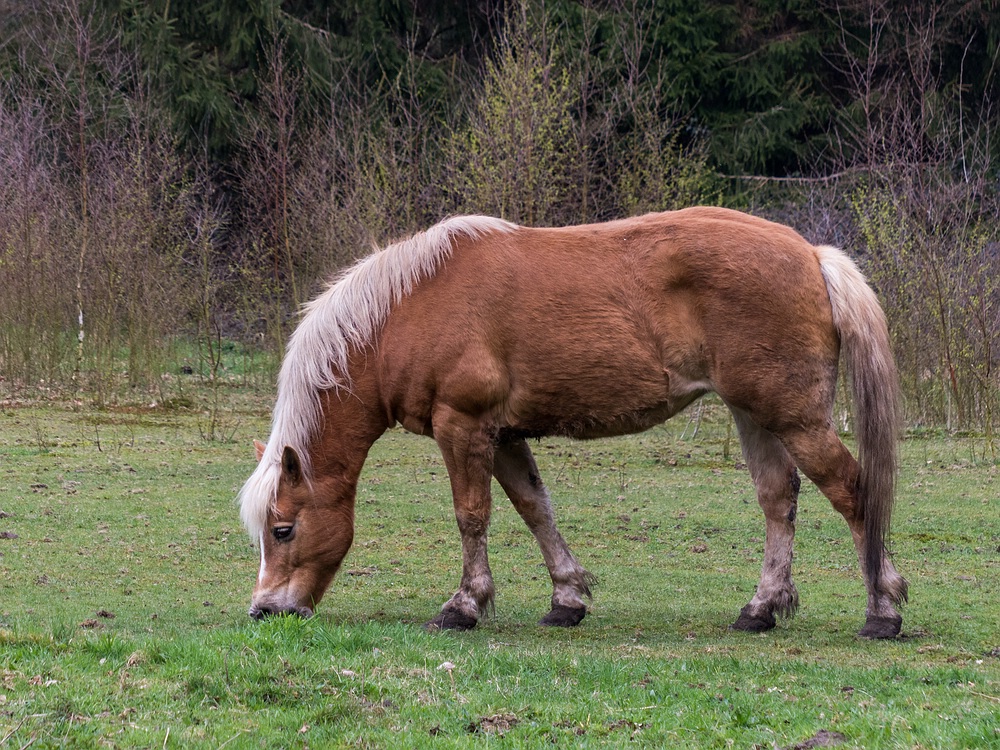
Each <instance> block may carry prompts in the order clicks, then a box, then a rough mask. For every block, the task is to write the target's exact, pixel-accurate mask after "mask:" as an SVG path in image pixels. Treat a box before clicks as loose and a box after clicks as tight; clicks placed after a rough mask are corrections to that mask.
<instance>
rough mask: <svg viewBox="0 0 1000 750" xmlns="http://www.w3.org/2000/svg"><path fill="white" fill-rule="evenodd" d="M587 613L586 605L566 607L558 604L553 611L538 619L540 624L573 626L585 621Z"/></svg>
mask: <svg viewBox="0 0 1000 750" xmlns="http://www.w3.org/2000/svg"><path fill="white" fill-rule="evenodd" d="M586 615H587V608H586V607H564V606H563V605H562V604H556V605H555V606H554V607H552V611H551V612H549V613H548V614H547V615H545V617H543V618H542V619H541V620H539V621H538V624H539V625H546V626H550V627H554V628H572V627H575V626H577V625H579V624H580V623H581V622H583V618H584V617H585V616H586Z"/></svg>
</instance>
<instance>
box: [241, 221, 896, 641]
mask: <svg viewBox="0 0 1000 750" xmlns="http://www.w3.org/2000/svg"><path fill="white" fill-rule="evenodd" d="M841 355H843V358H844V360H845V363H846V368H847V371H848V373H849V382H850V384H851V392H852V396H853V400H854V404H855V412H856V415H855V416H856V430H855V432H856V440H857V446H858V447H857V453H858V458H857V459H855V458H854V456H852V455H851V453H850V452H849V451H848V449H847V448H846V447H845V446H844V444H843V442H842V441H841V440H840V438H839V437H838V434H837V431H836V429H835V427H834V421H833V416H832V415H833V402H834V394H835V390H836V383H837V377H838V364H839V361H840V358H841ZM709 392H714V393H716V394H718V395H719V397H720V398H721V400H722V401H723V403H725V405H726V406H727V407H728V408H729V410H730V411H731V412H732V415H733V418H734V420H735V424H736V427H737V430H738V433H739V437H740V441H741V446H742V451H743V456H744V459H745V462H746V465H747V467H748V469H749V473H750V476H751V478H752V480H753V483H754V485H755V488H756V494H757V500H758V502H759V504H760V507H761V509H762V510H763V514H764V519H765V524H766V540H765V545H764V557H763V566H762V572H761V577H760V581H759V584H758V586H757V588H756V592H755V593H754V595H753V597H752V598H751V599H750V601H749V602H748V603H747V604H746V606H744V607H743V608H742V610H741V611H740V613H739V616H738V618H737V619H736V621H735V622H734V623H733V624H732V625H730V627H731V628H732V629H735V630H739V631H748V632H761V631H765V630H769V629H771V628H773V627H775V624H776V619H775V617H776V615H777V616H790V615H791V614H793V613H794V611H795V609H796V607H797V606H798V592H797V590H796V588H795V585H794V583H793V582H792V575H791V569H792V547H793V540H794V535H795V516H796V509H797V500H798V493H799V485H800V479H799V474H798V471H799V470H801V471H802V473H804V474H805V476H806V477H808V478H809V479H810V480H811V481H812V482H814V483H815V484H816V485H817V487H818V488H819V489H820V490H821V492H822V493H823V494H824V495H826V497H827V498H828V499H829V501H830V503H831V504H832V505H833V507H834V508H835V509H836V510H837V511H839V512H840V514H841V515H842V516H843V518H844V520H845V521H846V522H847V525H848V528H849V529H850V532H851V536H852V537H853V540H854V545H855V548H856V550H857V554H858V560H859V565H860V568H861V572H862V574H863V577H864V581H865V586H866V589H867V607H866V610H865V624H864V626H863V627H862V628H861V630H860V632H859V635H860V636H862V637H864V638H892V637H895V636H896V635H898V634H899V631H900V627H901V624H902V617H901V615H900V614H899V612H898V611H897V609H896V606H898V605H901V604H902V603H903V602H904V601H905V600H906V598H907V582H906V581H905V579H903V578H902V576H900V574H899V573H898V572H897V571H896V569H895V567H894V566H893V564H892V562H891V559H890V557H889V555H888V552H887V536H888V532H889V523H890V518H891V513H892V506H893V501H894V494H895V475H896V470H897V465H896V464H897V459H896V443H897V439H898V434H897V433H898V430H899V425H900V422H901V419H900V414H899V386H898V376H897V373H896V369H895V364H894V361H893V357H892V353H891V350H890V342H889V336H888V331H887V326H886V321H885V316H884V314H883V311H882V309H881V307H880V306H879V303H878V300H877V298H876V296H875V294H874V293H873V291H872V290H871V288H870V287H869V286H868V284H867V283H866V281H865V279H864V277H863V276H862V274H861V272H860V271H859V270H858V268H857V266H856V265H855V264H854V263H853V261H851V260H850V259H849V258H848V256H847V255H846V254H844V253H843V252H842V251H840V250H838V249H836V248H833V247H828V246H814V245H812V244H810V243H809V242H807V241H806V240H805V239H804V238H803V237H802V236H801V235H800V234H798V233H797V232H795V231H794V230H793V229H791V228H789V227H787V226H784V225H780V224H776V223H772V222H769V221H766V220H764V219H761V218H756V217H753V216H750V215H747V214H744V213H740V212H736V211H731V210H727V209H722V208H711V207H693V208H687V209H683V210H679V211H668V212H663V213H654V214H648V215H645V216H639V217H633V218H626V219H620V220H616V221H611V222H607V223H600V224H587V225H580V226H567V227H558V228H529V227H524V226H519V225H515V224H513V223H510V222H507V221H504V220H501V219H497V218H491V217H485V216H455V217H451V218H448V219H445V220H443V221H441V222H440V223H438V224H436V225H434V226H432V227H431V228H430V229H428V230H426V231H424V232H422V233H418V234H416V235H414V236H412V237H410V238H408V239H405V240H402V241H399V242H397V243H395V244H391V245H389V246H387V247H385V248H383V249H381V250H378V251H376V252H374V253H373V254H372V255H370V256H369V257H367V258H364V259H362V260H361V261H360V262H358V263H356V264H355V265H354V266H353V267H351V268H350V269H348V270H347V271H346V272H344V273H342V274H341V275H340V276H339V277H338V278H336V279H335V280H334V281H332V282H331V283H330V285H329V286H328V287H327V288H326V290H325V291H323V292H322V293H321V294H319V296H317V297H316V298H315V299H313V301H311V302H309V303H307V304H306V305H305V306H304V308H303V311H302V316H301V318H300V320H299V322H298V325H297V327H296V329H295V330H294V332H293V333H292V335H291V337H290V339H289V341H288V345H287V349H286V354H285V356H284V359H283V362H282V365H281V369H280V371H279V375H278V386H277V398H276V402H275V405H274V411H273V417H272V424H271V434H270V438H269V439H268V442H267V443H266V445H265V444H262V443H256V445H257V457H258V463H257V466H256V468H255V470H254V471H253V473H252V474H251V476H250V477H249V479H248V480H247V481H246V483H245V484H244V486H243V487H242V489H241V490H240V496H239V504H240V515H241V517H242V521H243V523H244V525H245V526H246V528H247V530H248V532H249V535H250V537H251V539H252V540H253V541H254V542H255V546H258V547H259V549H260V569H259V574H258V576H257V581H256V584H255V586H254V588H253V595H252V603H251V607H250V615H251V616H252V617H254V618H262V617H264V616H267V615H270V614H276V613H297V614H299V615H303V616H311V615H312V614H313V612H314V609H315V607H316V605H317V603H319V601H320V600H321V599H322V597H323V595H324V593H325V591H326V589H327V588H328V586H329V584H330V582H331V581H332V579H333V577H334V575H335V573H336V572H337V569H338V567H339V566H340V564H341V562H342V560H343V559H344V556H345V555H346V554H347V552H348V549H349V548H350V546H351V543H352V540H353V535H354V506H355V493H356V488H357V482H358V476H359V474H360V472H361V469H362V465H363V464H364V462H365V458H366V455H367V453H368V451H369V449H370V447H371V446H372V444H373V443H374V442H375V441H376V440H377V439H378V438H379V437H380V436H381V435H382V434H383V433H384V432H385V431H386V430H387V429H389V428H390V427H393V426H396V425H401V426H402V428H404V429H405V430H407V431H409V432H412V433H416V434H418V435H425V436H428V437H431V438H433V439H434V440H435V441H436V442H437V445H438V447H439V449H440V452H441V455H442V457H443V459H444V463H445V465H446V467H447V471H448V477H449V480H450V485H451V492H452V498H453V502H454V510H455V517H456V520H457V523H458V529H459V532H460V534H461V543H462V573H461V579H460V583H459V586H458V590H457V591H456V592H455V594H454V595H453V596H451V598H450V599H448V601H446V602H445V603H444V605H443V606H442V608H441V610H440V611H439V613H438V614H437V615H436V616H435V617H433V619H431V620H430V621H429V622H428V623H427V627H429V628H441V629H455V630H464V629H469V628H472V627H474V626H475V625H476V624H477V622H478V621H479V619H480V616H481V615H482V614H483V613H484V612H486V611H489V610H490V608H491V607H492V606H493V601H494V582H493V576H492V573H491V571H490V566H489V559H488V554H487V529H488V527H489V522H490V513H491V507H492V506H491V503H492V499H491V494H490V492H491V491H490V484H491V477H495V478H496V479H497V481H498V483H499V485H500V487H501V488H502V489H503V491H504V492H505V493H506V494H507V496H508V497H509V498H510V501H511V502H512V503H513V505H514V508H515V509H516V510H517V512H518V514H520V516H521V518H522V519H523V520H524V522H525V524H526V525H527V526H528V529H530V531H531V533H532V534H533V535H534V537H535V539H536V541H537V544H538V546H539V548H540V550H541V554H542V557H543V559H544V561H545V565H546V567H547V568H548V572H549V576H550V577H551V580H552V598H551V607H550V611H549V612H548V613H547V614H546V615H545V616H544V617H543V618H542V619H541V621H540V624H542V625H551V626H567V627H568V626H575V625H578V624H579V623H580V622H581V621H582V620H583V619H584V617H585V615H586V612H587V607H586V601H585V599H590V600H592V597H591V591H590V586H591V584H592V582H593V578H592V576H591V575H590V573H588V572H587V571H586V570H585V569H584V568H583V567H582V566H581V565H580V563H579V562H578V561H577V559H576V558H575V557H574V555H573V553H572V552H571V551H570V549H569V547H568V546H567V544H566V541H565V540H564V539H563V537H562V535H561V533H560V532H559V530H558V528H557V526H556V523H555V518H554V514H553V510H552V504H551V501H550V496H549V492H548V490H547V488H546V486H545V484H544V482H543V481H542V478H541V476H540V475H539V471H538V467H537V465H536V463H535V459H534V457H533V456H532V452H531V448H530V446H529V440H531V439H535V438H540V437H543V436H551V435H557V436H568V437H571V438H577V439H589V438H603V437H610V436H616V435H623V434H629V433H636V432H640V431H643V430H647V429H649V428H651V427H653V426H655V425H659V424H661V423H663V422H664V421H665V420H667V419H669V418H670V417H671V416H673V415H675V414H677V413H678V412H680V411H681V410H683V409H684V408H685V407H687V406H688V405H689V404H691V403H692V402H693V401H695V400H696V399H697V398H699V397H701V396H702V395H704V394H706V393H709Z"/></svg>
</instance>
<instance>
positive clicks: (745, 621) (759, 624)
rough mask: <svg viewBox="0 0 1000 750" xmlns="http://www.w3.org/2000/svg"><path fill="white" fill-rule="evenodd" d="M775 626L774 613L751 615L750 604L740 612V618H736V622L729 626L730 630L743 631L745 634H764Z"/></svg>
mask: <svg viewBox="0 0 1000 750" xmlns="http://www.w3.org/2000/svg"><path fill="white" fill-rule="evenodd" d="M775 624H776V623H775V621H774V615H773V614H772V613H770V612H765V613H764V614H763V615H751V614H750V605H749V604H748V605H747V606H745V607H744V608H743V609H741V610H740V616H739V617H737V618H736V622H734V623H733V624H732V625H730V626H729V629H730V630H741V631H743V632H744V633H763V632H764V631H765V630H771V629H772V628H773V627H774V626H775Z"/></svg>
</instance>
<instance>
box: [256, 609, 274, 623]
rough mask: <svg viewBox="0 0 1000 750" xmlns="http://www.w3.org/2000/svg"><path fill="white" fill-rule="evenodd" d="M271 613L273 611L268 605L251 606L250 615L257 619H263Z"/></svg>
mask: <svg viewBox="0 0 1000 750" xmlns="http://www.w3.org/2000/svg"><path fill="white" fill-rule="evenodd" d="M270 614H273V613H272V612H271V610H270V609H268V608H267V607H250V616H251V617H252V618H253V619H255V620H263V619H264V618H265V617H267V616H268V615H270Z"/></svg>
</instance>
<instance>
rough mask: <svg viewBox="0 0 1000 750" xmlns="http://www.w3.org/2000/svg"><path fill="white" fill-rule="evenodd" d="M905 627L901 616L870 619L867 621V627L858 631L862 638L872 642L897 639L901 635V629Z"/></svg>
mask: <svg viewBox="0 0 1000 750" xmlns="http://www.w3.org/2000/svg"><path fill="white" fill-rule="evenodd" d="M902 626H903V618H902V617H901V616H900V615H896V616H895V617H869V618H868V619H867V620H866V621H865V626H864V627H863V628H861V630H859V631H858V635H859V636H861V637H862V638H870V639H871V640H883V639H886V638H895V637H896V636H897V635H899V629H900V628H901V627H902Z"/></svg>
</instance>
